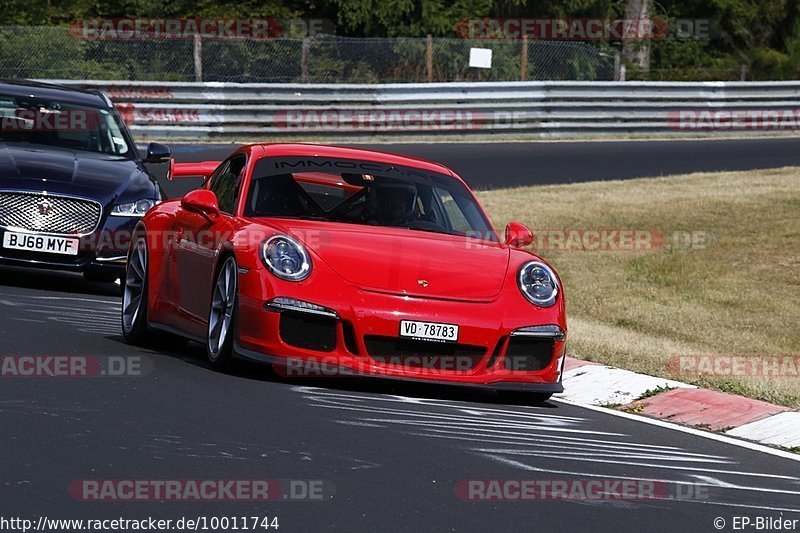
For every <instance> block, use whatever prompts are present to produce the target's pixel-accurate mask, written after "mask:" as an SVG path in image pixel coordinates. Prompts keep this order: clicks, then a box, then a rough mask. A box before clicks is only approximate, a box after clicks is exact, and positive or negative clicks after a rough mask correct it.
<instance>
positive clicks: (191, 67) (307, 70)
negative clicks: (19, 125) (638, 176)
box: [0, 26, 614, 83]
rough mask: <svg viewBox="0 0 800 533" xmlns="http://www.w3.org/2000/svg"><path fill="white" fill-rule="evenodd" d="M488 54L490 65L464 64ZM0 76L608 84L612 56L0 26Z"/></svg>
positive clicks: (471, 43) (579, 50) (489, 44)
mask: <svg viewBox="0 0 800 533" xmlns="http://www.w3.org/2000/svg"><path fill="white" fill-rule="evenodd" d="M473 47H474V48H490V49H491V50H492V67H491V68H489V69H483V68H473V67H470V66H469V55H470V49H471V48H473ZM0 77H2V78H49V79H104V80H141V81H154V80H158V81H227V82H245V83H246V82H259V83H281V82H283V83H289V82H292V83H298V82H299V83H413V82H449V81H517V80H531V81H537V80H542V81H544V80H559V81H566V80H583V81H603V80H612V79H614V57H613V55H612V54H609V53H604V52H603V51H602V50H601V49H599V48H596V47H594V46H591V45H589V44H586V43H579V42H548V41H535V40H531V41H527V40H494V41H486V40H467V39H445V38H435V39H431V38H363V39H362V38H347V37H338V36H329V35H320V36H316V37H309V38H305V39H291V38H275V39H263V40H257V39H204V40H196V39H195V40H193V39H176V38H164V39H138V40H96V41H92V40H86V39H84V38H82V37H81V36H79V35H74V34H73V33H71V32H70V29H69V28H66V27H49V26H48V27H38V26H3V27H0Z"/></svg>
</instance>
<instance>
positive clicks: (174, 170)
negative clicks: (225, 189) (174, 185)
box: [167, 159, 222, 181]
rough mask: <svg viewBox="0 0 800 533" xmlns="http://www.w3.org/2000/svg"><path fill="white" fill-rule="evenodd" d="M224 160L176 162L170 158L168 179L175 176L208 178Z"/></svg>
mask: <svg viewBox="0 0 800 533" xmlns="http://www.w3.org/2000/svg"><path fill="white" fill-rule="evenodd" d="M221 162H222V161H202V162H199V163H176V162H175V160H174V159H170V160H169V170H168V171H167V179H168V180H170V181H172V180H173V179H174V178H204V179H206V178H208V177H209V176H210V175H211V174H212V173H213V172H214V171H215V170H216V169H217V167H218V166H219V164H220V163H221Z"/></svg>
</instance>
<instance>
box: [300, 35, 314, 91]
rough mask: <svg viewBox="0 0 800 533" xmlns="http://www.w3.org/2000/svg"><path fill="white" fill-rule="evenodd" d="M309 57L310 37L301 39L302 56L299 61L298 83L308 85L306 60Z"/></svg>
mask: <svg viewBox="0 0 800 533" xmlns="http://www.w3.org/2000/svg"><path fill="white" fill-rule="evenodd" d="M310 55H311V37H303V56H302V59H300V81H301V82H303V83H308V58H309V56H310Z"/></svg>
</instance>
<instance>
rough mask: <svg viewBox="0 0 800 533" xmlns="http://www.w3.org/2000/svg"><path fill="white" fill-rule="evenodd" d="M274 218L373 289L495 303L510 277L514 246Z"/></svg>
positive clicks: (351, 278) (339, 268)
mask: <svg viewBox="0 0 800 533" xmlns="http://www.w3.org/2000/svg"><path fill="white" fill-rule="evenodd" d="M274 221H275V219H272V220H271V221H270V222H271V225H273V226H275V227H277V228H278V229H279V230H281V231H283V232H285V233H288V234H290V235H292V236H293V237H295V238H297V239H298V240H300V241H301V242H303V243H304V244H305V245H306V246H307V247H308V248H310V249H311V250H312V251H313V253H314V254H315V255H316V256H317V257H319V258H320V259H321V260H322V261H324V262H325V263H326V264H327V265H328V266H330V267H331V268H332V269H333V270H334V271H335V272H336V273H338V274H339V275H340V276H341V277H342V278H344V279H345V280H347V281H348V282H350V283H352V284H354V285H356V286H358V287H359V288H361V289H363V290H367V291H376V292H383V293H389V294H401V295H407V296H415V297H423V298H440V299H451V300H464V301H490V300H492V299H494V298H495V297H496V296H497V295H498V294H499V293H500V291H501V290H502V288H503V282H504V280H505V278H506V270H507V268H508V262H509V250H508V249H507V248H505V247H502V246H500V245H499V244H497V243H489V242H484V241H477V240H473V239H467V238H465V237H458V236H453V235H444V234H438V233H430V232H421V231H414V230H408V229H401V228H378V227H375V226H360V225H355V224H338V223H328V222H315V221H301V220H290V221H286V220H281V221H279V222H277V223H276V222H274Z"/></svg>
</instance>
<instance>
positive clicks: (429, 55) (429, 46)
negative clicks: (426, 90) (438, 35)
mask: <svg viewBox="0 0 800 533" xmlns="http://www.w3.org/2000/svg"><path fill="white" fill-rule="evenodd" d="M425 65H426V68H427V71H428V76H427V79H428V83H433V36H432V35H431V34H430V33H429V34H428V39H427V42H426V44H425Z"/></svg>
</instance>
